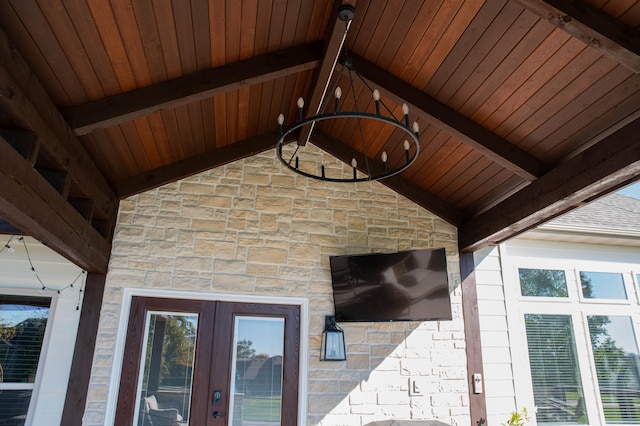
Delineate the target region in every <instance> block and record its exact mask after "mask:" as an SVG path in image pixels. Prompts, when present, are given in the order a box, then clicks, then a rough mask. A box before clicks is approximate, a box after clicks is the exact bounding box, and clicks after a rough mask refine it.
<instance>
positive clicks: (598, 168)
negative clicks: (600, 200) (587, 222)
mask: <svg viewBox="0 0 640 426" xmlns="http://www.w3.org/2000/svg"><path fill="white" fill-rule="evenodd" d="M638 176H640V119H636V120H634V121H633V122H631V123H629V124H627V125H626V126H625V127H623V128H622V129H620V130H618V131H616V132H614V133H612V134H610V135H609V136H607V137H606V138H604V139H602V140H601V141H600V142H598V143H597V144H595V145H593V146H592V147H590V148H588V149H586V150H585V151H583V152H581V153H580V154H578V155H576V156H575V157H573V158H571V159H569V160H567V161H565V162H564V163H561V164H559V165H558V166H557V167H556V168H554V169H553V170H551V171H550V172H549V173H547V174H545V175H544V176H542V177H541V178H540V179H538V180H536V181H535V182H533V183H531V184H529V185H528V186H526V187H524V188H523V189H521V190H520V191H518V192H517V193H516V194H514V195H512V196H511V197H509V198H507V199H506V200H504V201H502V202H501V203H499V204H497V205H496V206H495V207H493V208H491V209H489V210H487V211H485V212H484V213H482V214H480V215H478V216H476V217H474V218H472V219H470V220H469V221H467V222H465V223H464V224H462V226H461V227H460V228H459V230H458V238H459V241H458V245H459V248H460V250H464V251H472V250H477V249H478V248H480V247H483V246H486V245H490V244H497V243H499V242H501V241H504V240H506V239H508V238H511V237H513V236H515V235H517V234H519V233H521V232H524V231H526V230H528V229H531V228H534V227H536V226H538V225H541V224H542V223H544V222H546V221H547V220H549V219H552V218H553V217H555V216H558V215H559V214H562V213H565V212H567V211H569V210H572V209H573V208H575V207H577V206H579V205H580V204H581V203H583V202H585V201H589V200H592V199H594V198H597V197H598V196H600V195H602V194H606V193H608V192H610V191H612V190H614V189H616V188H619V187H621V186H623V185H625V184H627V183H631V182H633V181H634V180H637V178H638Z"/></svg>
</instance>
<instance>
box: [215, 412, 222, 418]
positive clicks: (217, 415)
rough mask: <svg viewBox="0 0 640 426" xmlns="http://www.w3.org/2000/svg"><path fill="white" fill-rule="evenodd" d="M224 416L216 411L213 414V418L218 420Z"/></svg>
mask: <svg viewBox="0 0 640 426" xmlns="http://www.w3.org/2000/svg"><path fill="white" fill-rule="evenodd" d="M221 415H222V413H220V411H214V412H213V418H214V419H217V418H218V417H220V416H221Z"/></svg>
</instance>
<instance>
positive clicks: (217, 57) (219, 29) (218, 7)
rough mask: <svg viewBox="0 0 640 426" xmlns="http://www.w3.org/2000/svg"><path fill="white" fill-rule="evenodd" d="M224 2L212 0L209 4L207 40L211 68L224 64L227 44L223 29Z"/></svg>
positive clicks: (222, 0) (224, 29) (223, 0)
mask: <svg viewBox="0 0 640 426" xmlns="http://www.w3.org/2000/svg"><path fill="white" fill-rule="evenodd" d="M225 4H226V1H225V0H212V1H211V2H210V3H209V39H210V48H211V67H212V68H215V67H220V66H223V65H225V64H226V58H227V53H226V51H227V43H226V28H225V19H226V17H225V13H226V12H225Z"/></svg>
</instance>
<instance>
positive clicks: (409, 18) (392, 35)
mask: <svg viewBox="0 0 640 426" xmlns="http://www.w3.org/2000/svg"><path fill="white" fill-rule="evenodd" d="M430 3H431V2H424V3H422V5H421V6H420V9H419V10H418V11H417V12H416V10H415V9H416V5H415V4H413V3H411V2H404V3H403V5H402V9H401V10H400V13H399V15H398V18H397V19H396V23H395V26H394V28H390V31H389V36H388V37H387V40H386V42H385V44H384V46H383V47H382V48H380V49H379V52H378V57H377V58H376V60H375V63H376V64H377V65H378V66H379V67H381V68H384V69H386V70H389V72H391V73H392V74H393V73H394V71H393V70H392V69H391V67H392V66H393V65H394V61H396V60H397V61H399V64H402V63H403V62H400V61H403V59H402V54H401V52H402V51H405V52H403V53H405V56H409V55H410V54H409V53H406V50H410V51H413V49H415V46H416V44H417V40H418V36H417V34H418V33H419V32H422V31H424V27H425V25H424V22H420V25H419V26H418V25H416V21H417V20H418V19H423V15H421V12H422V11H423V10H424V9H430V8H429V6H430ZM413 31H415V33H414V32H413ZM398 68H399V66H398Z"/></svg>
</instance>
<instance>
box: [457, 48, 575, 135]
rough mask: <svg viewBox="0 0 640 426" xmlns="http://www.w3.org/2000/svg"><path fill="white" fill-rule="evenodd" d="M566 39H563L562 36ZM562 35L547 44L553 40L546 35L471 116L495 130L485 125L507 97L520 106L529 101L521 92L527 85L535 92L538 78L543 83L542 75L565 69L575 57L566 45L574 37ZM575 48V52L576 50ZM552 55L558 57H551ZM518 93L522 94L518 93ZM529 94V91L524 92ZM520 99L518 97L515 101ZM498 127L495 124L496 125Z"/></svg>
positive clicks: (514, 107)
mask: <svg viewBox="0 0 640 426" xmlns="http://www.w3.org/2000/svg"><path fill="white" fill-rule="evenodd" d="M562 39H564V40H562ZM562 39H555V40H553V42H550V43H549V44H547V43H546V42H547V41H548V40H550V38H547V39H546V40H545V41H544V42H542V43H541V44H540V46H539V47H538V48H537V49H536V50H535V51H534V52H533V53H532V54H531V55H530V56H529V57H527V58H526V59H525V60H524V61H522V63H521V65H519V66H518V67H517V68H515V69H514V71H513V73H511V75H510V76H509V77H508V78H507V79H506V80H505V81H504V82H503V83H502V84H501V85H500V86H499V87H498V88H496V90H495V91H494V92H493V93H492V94H491V95H489V96H488V97H487V98H486V100H485V101H484V102H483V103H482V105H481V106H480V107H479V108H478V109H477V110H476V111H475V112H473V113H472V114H471V115H470V118H471V119H472V120H473V121H475V122H476V123H478V124H482V125H483V126H484V127H485V128H487V129H489V130H493V129H492V127H491V126H488V125H485V122H486V121H487V119H488V118H489V116H491V115H493V114H494V113H496V111H498V109H499V108H500V107H502V106H503V105H505V102H507V100H509V99H512V100H514V101H513V105H512V107H511V108H513V109H517V107H518V106H520V105H522V104H523V103H525V102H526V100H527V96H522V92H525V91H526V89H528V93H529V96H532V95H533V93H535V90H534V88H538V87H537V86H536V85H535V83H536V80H538V81H540V82H539V83H538V84H539V85H540V86H541V85H542V81H541V80H544V81H546V79H542V78H541V75H549V74H553V73H554V72H557V71H558V69H562V68H563V67H564V66H565V65H566V63H567V62H569V61H570V60H571V59H572V55H571V51H569V52H567V51H566V50H565V49H563V48H564V47H565V46H566V45H567V44H570V43H569V42H570V41H571V40H572V39H571V37H567V36H564V37H562ZM575 50H577V49H574V52H573V56H575V55H576V54H577V52H575ZM551 59H555V60H554V61H551ZM550 62H551V67H553V68H552V69H549V68H550V66H549V65H548V64H549V63H550ZM516 95H520V96H518V97H516ZM525 95H526V93H525ZM516 99H517V101H515V100H516ZM494 128H495V127H494Z"/></svg>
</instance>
